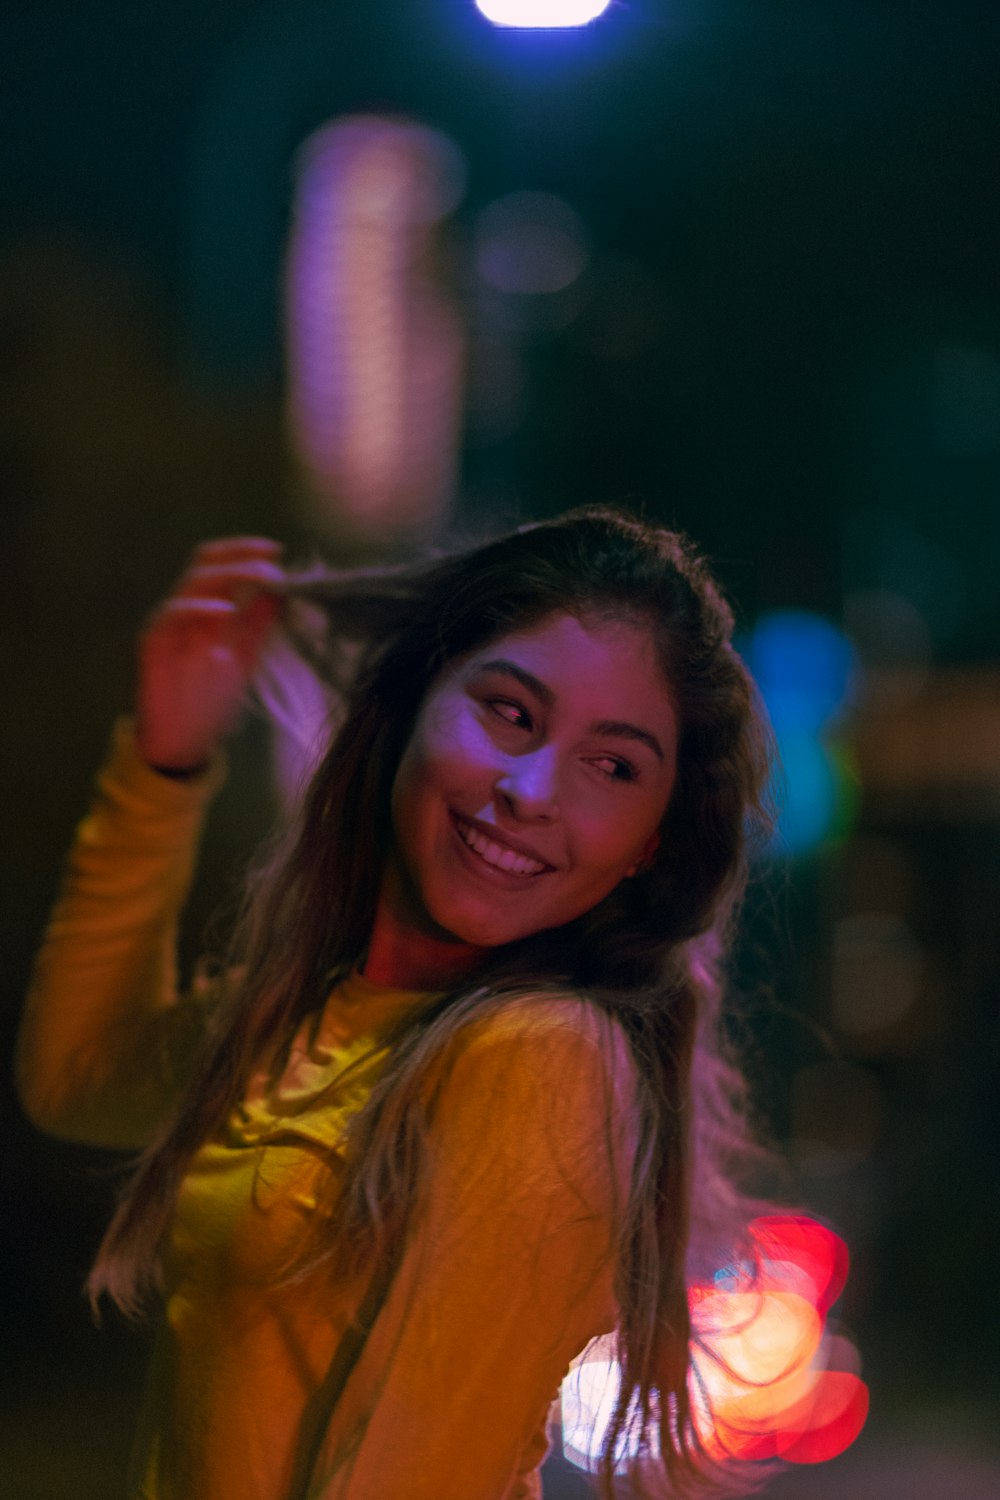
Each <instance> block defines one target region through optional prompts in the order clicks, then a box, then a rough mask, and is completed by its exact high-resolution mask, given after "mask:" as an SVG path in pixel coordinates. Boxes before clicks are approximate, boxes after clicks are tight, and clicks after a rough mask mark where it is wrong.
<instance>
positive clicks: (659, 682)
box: [365, 614, 677, 987]
mask: <svg viewBox="0 0 1000 1500" xmlns="http://www.w3.org/2000/svg"><path fill="white" fill-rule="evenodd" d="M637 703H639V704H641V705H642V712H643V714H644V716H645V717H646V719H647V720H648V722H649V723H650V725H652V726H655V729H656V731H657V732H656V733H655V734H654V733H653V732H652V730H651V729H640V728H639V727H638V726H635V725H632V724H630V723H628V722H627V719H626V714H628V713H630V712H632V705H633V704H637ZM676 741H677V726H676V718H675V715H674V710H673V706H672V703H671V698H670V692H669V690H668V687H667V684H666V681H665V680H664V676H663V672H662V669H661V667H660V665H659V663H658V662H657V660H656V655H655V652H654V650H653V648H652V643H651V641H650V637H649V632H648V630H643V629H640V628H638V627H637V626H635V625H631V624H627V623H624V622H622V623H611V622H605V623H590V624H587V623H584V622H583V621H581V620H580V619H577V618H576V617H575V616H573V615H567V614H554V615H550V616H549V617H548V618H547V619H545V620H543V621H542V622H541V623H540V624H538V625H536V626H535V627H534V628H533V629H532V630H529V631H525V632H523V633H521V634H518V635H512V636H505V637H503V638H502V639H500V640H497V641H492V642H489V643H488V644H487V645H486V646H484V647H483V648H482V649H481V650H479V651H474V652H472V653H471V654H470V655H469V656H466V657H465V658H463V659H461V660H460V661H459V662H458V663H457V664H456V665H454V666H453V667H451V668H450V669H449V670H447V671H446V672H443V673H442V674H441V677H440V678H439V680H438V681H437V682H436V683H435V684H434V685H433V686H432V688H431V689H430V691H429V693H428V694H427V697H426V699H425V701H424V703H423V705H422V707H421V710H420V714H419V716H418V718H417V722H416V724H415V726H414V730H413V734H412V736H411V738H410V742H409V745H408V746H407V749H406V753H405V754H404V756H403V759H402V762H401V764H400V767H399V770H398V772H397V774H396V781H395V785H394V787H393V796H392V814H393V816H392V824H393V837H392V841H391V843H390V846H389V857H388V860H387V862H386V869H385V876H384V881H383V888H382V892H381V894H380V901H379V904H378V907H377V908H376V913H375V925H374V928H373V931H372V937H371V943H370V946H369V951H368V958H367V961H366V965H365V971H366V973H368V974H370V975H371V976H372V977H373V978H378V979H382V980H384V981H385V982H387V983H397V984H405V985H410V986H412V987H419V985H420V984H421V983H422V982H423V980H424V979H425V978H430V979H431V981H432V982H435V981H436V980H437V979H439V978H440V976H441V975H442V974H444V973H448V972H454V971H455V970H456V969H469V968H470V967H472V965H473V964H474V963H475V960H476V952H477V949H479V948H491V947H497V946H499V945H501V944H503V943H509V942H513V941H514V940H515V939H518V938H523V937H527V936H529V935H530V934H531V933H533V932H537V931H539V930H540V929H542V928H550V927H561V926H563V925H564V924H565V923H567V922H570V921H572V920H573V919H574V918H576V917H579V916H581V915H582V914H583V913H584V912H586V911H590V910H591V909H592V908H593V907H595V906H597V905H598V904H599V903H600V902H601V901H603V900H604V898H605V896H607V895H609V894H610V892H611V891H612V890H614V888H615V886H616V885H617V884H618V883H619V881H620V880H622V879H625V878H626V877H629V876H633V875H635V874H636V873H637V871H638V869H639V866H640V865H641V864H643V863H644V862H645V861H646V860H648V859H649V857H650V856H651V855H652V853H653V852H654V850H655V848H656V845H657V843H658V842H659V831H658V830H659V826H660V822H661V821H662V818H663V815H664V813H665V812H666V808H667V801H668V799H669V796H670V790H671V787H672V785H673V779H674V762H675V758H676ZM664 745H665V746H666V747H667V753H665V752H664V750H663V748H662V746H664ZM625 750H628V752H629V754H628V757H626V755H625V753H624V751H625ZM389 955H391V956H389Z"/></svg>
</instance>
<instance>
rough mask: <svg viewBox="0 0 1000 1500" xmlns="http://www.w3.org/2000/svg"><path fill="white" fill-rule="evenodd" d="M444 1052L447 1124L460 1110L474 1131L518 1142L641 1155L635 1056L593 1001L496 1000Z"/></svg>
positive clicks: (442, 1103)
mask: <svg viewBox="0 0 1000 1500" xmlns="http://www.w3.org/2000/svg"><path fill="white" fill-rule="evenodd" d="M442 1061H443V1063H444V1067H443V1071H442V1073H441V1074H439V1076H438V1084H439V1089H438V1095H437V1102H438V1108H439V1110H440V1111H441V1116H440V1118H441V1119H442V1123H444V1122H445V1121H447V1120H449V1119H452V1120H455V1119H457V1118H458V1117H459V1116H461V1117H462V1118H463V1121H464V1123H465V1126H466V1128H467V1129H468V1130H469V1131H470V1133H471V1134H473V1135H479V1133H480V1131H481V1132H482V1136H485V1137H491V1136H492V1137H493V1138H494V1139H495V1138H496V1137H497V1136H502V1137H503V1138H504V1140H505V1142H506V1143H507V1144H508V1145H511V1144H513V1143H517V1144H516V1149H517V1150H519V1151H528V1150H530V1149H532V1146H531V1143H532V1142H534V1143H536V1145H537V1146H538V1149H541V1150H550V1151H552V1150H554V1151H556V1152H557V1154H559V1155H560V1156H561V1157H567V1156H574V1157H575V1156H577V1155H579V1156H581V1157H588V1158H593V1159H594V1160H595V1161H596V1159H597V1157H598V1156H600V1157H602V1158H604V1159H607V1157H608V1153H610V1155H611V1157H612V1158H614V1159H615V1160H616V1161H617V1162H618V1164H619V1167H621V1166H622V1165H623V1164H624V1163H625V1162H626V1161H628V1160H630V1159H631V1157H632V1155H633V1154H634V1151H635V1149H636V1138H637V1104H636V1094H637V1069H636V1064H635V1062H634V1059H633V1057H632V1053H631V1049H630V1047H629V1044H628V1040H627V1037H626V1036H625V1033H624V1030H623V1029H622V1027H621V1025H620V1024H619V1023H618V1022H617V1021H615V1020H614V1018H613V1017H611V1016H609V1015H608V1014H607V1013H606V1012H604V1011H602V1010H601V1009H599V1008H598V1007H597V1006H596V1005H595V1004H593V1003H592V1002H590V1001H587V1000H584V999H582V998H580V997H579V996H576V995H572V994H566V995H565V996H564V995H553V994H541V995H531V994H526V995H524V996H517V997H512V998H510V999H509V1000H505V1001H503V1002H502V1003H501V1004H499V1005H495V1004H491V1005H490V1006H489V1008H487V1009H484V1011H483V1014H482V1015H479V1016H476V1015H474V1016H473V1017H472V1018H471V1019H470V1020H468V1021H467V1022H466V1023H465V1024H464V1025H463V1026H461V1027H460V1028H459V1030H458V1031H457V1032H456V1033H455V1035H454V1037H453V1038H452V1039H451V1042H450V1044H449V1045H448V1047H447V1049H446V1056H445V1057H444V1058H443V1059H442ZM474 1122H478V1123H474ZM481 1138H482V1137H481ZM542 1142H545V1143H547V1144H546V1145H544V1146H543V1145H542V1144H541V1143H542Z"/></svg>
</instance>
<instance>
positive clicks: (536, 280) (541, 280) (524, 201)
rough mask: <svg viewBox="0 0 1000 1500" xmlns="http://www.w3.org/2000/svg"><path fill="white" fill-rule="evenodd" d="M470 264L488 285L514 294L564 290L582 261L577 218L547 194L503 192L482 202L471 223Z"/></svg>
mask: <svg viewBox="0 0 1000 1500" xmlns="http://www.w3.org/2000/svg"><path fill="white" fill-rule="evenodd" d="M475 253H476V269H477V271H478V273H479V275H480V276H481V277H482V279H483V281H485V282H486V283H487V284H488V285H489V286H491V287H493V288H494V290H496V291H499V292H505V293H507V294H508V295H514V296H528V297H537V296H546V295H552V294H553V293H556V292H562V291H565V290H566V288H567V287H569V286H571V285H572V284H573V282H574V281H576V280H577V279H578V278H579V277H580V275H581V274H582V273H583V271H584V269H585V267H586V265H587V260H588V254H589V252H588V250H587V236H586V232H585V230H584V227H583V221H582V220H581V218H580V216H579V214H578V213H577V212H576V210H575V209H574V208H572V207H571V206H570V204H568V203H567V202H566V201H565V199H563V198H557V197H556V196H555V195H554V194H553V193H540V192H539V193H536V192H519V193H508V194H506V195H505V196H504V197H503V198H497V199H495V200H494V202H492V203H490V204H488V205H487V207H486V208H484V209H483V211H482V213H481V214H480V215H479V220H478V223H477V225H476V252H475Z"/></svg>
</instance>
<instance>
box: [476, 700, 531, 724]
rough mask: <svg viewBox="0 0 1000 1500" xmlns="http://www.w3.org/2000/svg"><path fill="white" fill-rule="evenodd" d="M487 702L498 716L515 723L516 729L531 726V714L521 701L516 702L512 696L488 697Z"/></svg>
mask: <svg viewBox="0 0 1000 1500" xmlns="http://www.w3.org/2000/svg"><path fill="white" fill-rule="evenodd" d="M486 703H487V707H489V708H491V709H492V710H493V712H494V713H495V714H496V715H497V717H498V718H501V719H503V720H504V722H505V723H507V724H513V725H514V728H515V729H530V728H531V715H530V714H529V713H528V711H527V709H526V708H522V707H521V705H520V703H514V702H513V701H512V700H511V699H510V698H487V700H486Z"/></svg>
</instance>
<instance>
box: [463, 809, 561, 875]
mask: <svg viewBox="0 0 1000 1500" xmlns="http://www.w3.org/2000/svg"><path fill="white" fill-rule="evenodd" d="M456 826H457V828H458V832H459V835H460V837H461V839H462V841H463V843H466V844H468V846H469V848H470V849H475V851H476V853H477V854H478V855H479V857H480V859H482V860H484V861H485V863H486V864H488V865H493V866H494V867H495V868H496V869H498V870H505V871H506V872H507V874H508V875H538V874H540V873H541V871H542V870H544V869H545V868H546V867H545V865H542V864H539V862H538V860H537V859H529V858H528V857H527V855H524V854H515V852H514V850H513V849H505V848H503V847H502V845H500V844H494V843H493V841H492V839H488V838H486V837H485V835H483V834H481V833H480V832H479V830H478V828H472V827H470V825H469V824H468V823H462V822H457V823H456Z"/></svg>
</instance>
